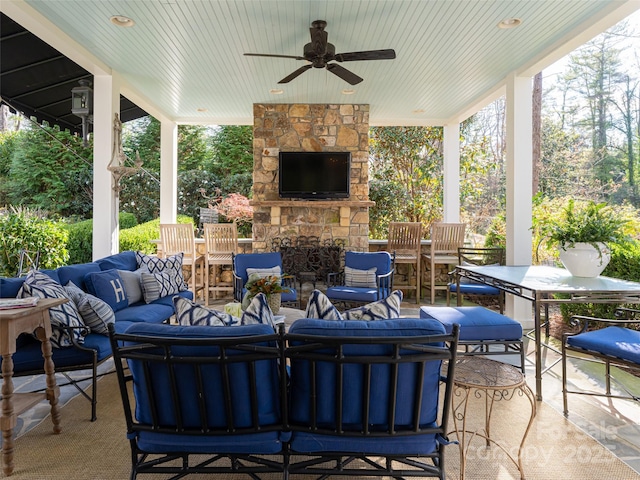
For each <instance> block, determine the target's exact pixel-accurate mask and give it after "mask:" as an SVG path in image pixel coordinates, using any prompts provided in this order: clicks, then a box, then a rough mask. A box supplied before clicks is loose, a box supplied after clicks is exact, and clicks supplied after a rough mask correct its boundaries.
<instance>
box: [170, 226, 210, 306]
mask: <svg viewBox="0 0 640 480" xmlns="http://www.w3.org/2000/svg"><path fill="white" fill-rule="evenodd" d="M160 242H161V243H162V255H163V256H164V257H165V258H166V257H170V256H171V255H176V254H178V253H182V254H183V257H182V266H183V267H188V268H189V270H190V271H191V276H190V277H189V279H188V280H187V283H188V284H189V288H190V289H191V290H192V291H193V294H194V296H195V297H196V298H197V296H198V292H199V291H202V292H203V295H205V284H204V276H205V271H204V269H205V263H204V255H202V254H199V253H198V252H197V249H196V238H195V233H194V227H193V225H191V224H190V223H161V224H160Z"/></svg>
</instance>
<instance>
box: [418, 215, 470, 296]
mask: <svg viewBox="0 0 640 480" xmlns="http://www.w3.org/2000/svg"><path fill="white" fill-rule="evenodd" d="M465 228H466V224H464V223H442V222H436V223H433V224H432V225H431V248H430V249H429V253H425V254H423V255H422V263H423V265H424V269H425V273H428V275H425V281H424V282H423V284H424V285H425V287H426V285H427V280H428V285H429V290H430V300H431V304H432V305H433V303H434V302H435V298H436V289H439V290H446V288H447V284H446V283H443V284H442V285H436V269H437V268H438V267H437V266H438V265H457V264H458V248H460V247H462V246H463V245H464V232H465Z"/></svg>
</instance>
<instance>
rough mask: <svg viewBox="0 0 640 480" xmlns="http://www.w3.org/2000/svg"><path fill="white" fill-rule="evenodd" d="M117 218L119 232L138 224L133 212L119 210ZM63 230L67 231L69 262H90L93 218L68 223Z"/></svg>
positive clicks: (91, 256) (91, 257)
mask: <svg viewBox="0 0 640 480" xmlns="http://www.w3.org/2000/svg"><path fill="white" fill-rule="evenodd" d="M118 219H119V222H120V231H121V232H122V230H123V229H127V228H131V227H134V226H136V225H137V224H138V220H137V219H136V216H135V215H134V214H133V213H126V212H120V214H119V215H118ZM65 230H67V232H68V233H69V242H68V243H67V249H68V250H69V264H71V265H73V264H76V263H87V262H90V261H91V260H92V259H93V220H83V221H82V222H76V223H69V224H67V225H65Z"/></svg>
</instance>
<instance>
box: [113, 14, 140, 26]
mask: <svg viewBox="0 0 640 480" xmlns="http://www.w3.org/2000/svg"><path fill="white" fill-rule="evenodd" d="M109 20H111V23H113V24H114V25H117V26H118V27H133V26H134V25H135V24H136V22H134V21H133V20H132V19H131V18H129V17H126V16H124V15H114V16H113V17H111V18H110V19H109Z"/></svg>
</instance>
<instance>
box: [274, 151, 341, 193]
mask: <svg viewBox="0 0 640 480" xmlns="http://www.w3.org/2000/svg"><path fill="white" fill-rule="evenodd" d="M279 168H280V169H279V177H280V181H279V194H280V198H305V199H322V198H324V199H326V198H349V184H350V176H351V175H350V171H351V153H350V152H280V162H279Z"/></svg>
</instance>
